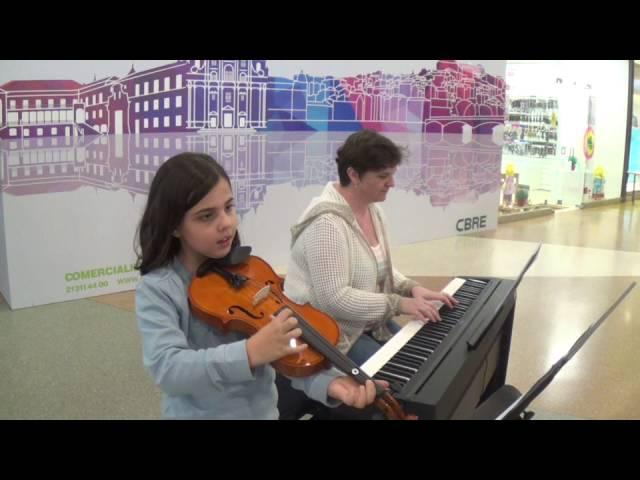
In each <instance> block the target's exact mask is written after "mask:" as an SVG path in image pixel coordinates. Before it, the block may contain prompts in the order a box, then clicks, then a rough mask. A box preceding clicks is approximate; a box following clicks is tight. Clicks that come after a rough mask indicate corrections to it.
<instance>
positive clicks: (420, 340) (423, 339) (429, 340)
mask: <svg viewBox="0 0 640 480" xmlns="http://www.w3.org/2000/svg"><path fill="white" fill-rule="evenodd" d="M414 344H415V345H422V346H423V347H426V348H430V349H432V350H435V349H436V348H438V345H440V341H439V340H437V339H434V338H433V337H429V336H428V335H427V334H426V333H417V334H416V335H414V336H413V338H412V339H410V340H409V341H408V342H407V345H414Z"/></svg>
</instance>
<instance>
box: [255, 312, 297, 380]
mask: <svg viewBox="0 0 640 480" xmlns="http://www.w3.org/2000/svg"><path fill="white" fill-rule="evenodd" d="M291 315H292V312H291V310H289V309H285V310H283V311H282V312H280V313H279V314H278V316H277V317H274V316H273V315H272V316H271V322H270V323H269V325H267V326H266V327H264V328H262V329H260V330H259V331H258V332H257V333H256V334H255V335H253V336H252V337H251V338H249V340H247V355H248V356H249V366H250V367H251V368H254V367H258V366H260V365H265V364H267V363H271V362H274V361H276V360H278V359H280V358H282V357H286V356H287V355H291V354H293V353H299V352H302V351H303V350H305V349H306V348H307V345H306V344H305V343H299V342H298V341H295V340H294V341H293V342H292V339H297V338H298V337H299V336H300V335H302V330H301V329H299V328H297V325H298V321H297V320H296V319H295V317H292V316H291ZM292 344H293V345H295V346H292Z"/></svg>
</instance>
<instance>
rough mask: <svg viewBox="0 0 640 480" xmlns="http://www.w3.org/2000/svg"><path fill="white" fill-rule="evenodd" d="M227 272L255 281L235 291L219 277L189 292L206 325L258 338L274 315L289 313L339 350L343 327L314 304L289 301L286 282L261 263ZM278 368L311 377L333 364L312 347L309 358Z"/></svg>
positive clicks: (300, 356) (196, 282)
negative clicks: (257, 334) (260, 331)
mask: <svg viewBox="0 0 640 480" xmlns="http://www.w3.org/2000/svg"><path fill="white" fill-rule="evenodd" d="M225 270H226V271H228V272H230V273H232V274H236V275H242V276H244V277H246V278H247V279H249V280H248V281H246V282H245V283H244V285H242V286H241V287H240V288H238V289H235V288H233V287H232V286H231V285H230V284H229V282H228V281H227V280H226V279H225V278H223V277H222V276H221V275H218V274H215V273H210V274H207V275H206V276H203V277H196V278H194V279H193V281H192V283H191V285H190V287H189V300H190V302H191V309H192V310H193V312H194V313H195V315H196V316H197V317H198V318H200V319H201V320H202V321H204V322H205V323H208V324H210V325H212V326H214V327H216V328H218V329H219V330H221V331H223V332H228V331H237V332H242V333H245V334H247V335H253V334H254V333H256V332H257V331H258V330H260V329H261V328H262V327H264V326H266V325H267V324H268V323H269V322H270V321H271V315H273V316H276V315H277V314H278V312H280V310H282V309H283V308H289V309H290V310H291V311H293V312H294V316H296V317H298V321H299V322H300V320H299V317H303V318H304V320H305V321H306V323H308V324H309V325H311V326H312V327H313V328H314V329H315V330H316V331H317V332H318V333H320V334H321V335H322V336H323V337H324V338H325V339H326V340H327V341H328V342H329V343H331V344H332V345H333V346H335V345H337V343H338V339H339V338H340V327H339V326H338V324H337V322H336V321H335V320H334V319H333V318H331V317H330V316H329V315H327V314H325V313H323V312H321V311H320V310H317V309H315V308H314V307H312V306H311V305H309V304H308V303H307V304H305V305H300V304H297V303H295V302H293V301H291V300H290V299H288V298H287V297H286V296H285V295H284V293H283V285H284V282H283V280H282V278H281V277H279V276H278V275H277V274H276V273H275V272H274V271H273V269H272V268H271V266H270V265H269V264H268V263H267V262H265V261H264V260H262V259H261V258H260V257H256V256H253V255H252V256H250V257H249V258H248V259H247V261H246V262H245V263H242V264H239V265H233V266H230V267H225ZM265 289H268V290H269V291H268V293H265V292H267V290H265ZM261 291H262V292H263V293H260V292H261ZM303 338H304V334H303ZM273 366H274V368H276V370H278V371H279V372H281V373H282V374H284V375H287V376H290V377H306V376H310V375H313V374H315V373H318V372H319V371H321V370H324V369H326V368H329V367H330V364H329V362H328V361H327V359H326V357H324V356H323V355H321V354H320V353H318V352H317V351H316V350H315V349H314V348H313V347H312V345H311V344H310V345H309V348H307V349H306V350H305V351H303V352H300V353H297V354H293V355H288V356H286V357H283V358H281V359H279V360H276V361H275V362H273Z"/></svg>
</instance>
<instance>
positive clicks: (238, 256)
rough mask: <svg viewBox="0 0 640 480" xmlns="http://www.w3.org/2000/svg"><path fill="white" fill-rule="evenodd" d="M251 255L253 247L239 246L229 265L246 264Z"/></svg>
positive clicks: (230, 258)
mask: <svg viewBox="0 0 640 480" xmlns="http://www.w3.org/2000/svg"><path fill="white" fill-rule="evenodd" d="M249 255H251V247H249V246H237V247H236V248H234V249H233V251H232V252H231V255H230V256H229V265H238V264H240V263H245V262H246V261H247V258H249Z"/></svg>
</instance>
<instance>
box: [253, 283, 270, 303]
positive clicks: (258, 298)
mask: <svg viewBox="0 0 640 480" xmlns="http://www.w3.org/2000/svg"><path fill="white" fill-rule="evenodd" d="M270 293H271V285H266V286H264V287H263V288H261V289H260V290H259V291H258V293H256V294H255V295H254V296H253V306H254V307H255V306H256V305H258V304H259V303H260V302H262V301H263V300H264V299H265V298H267V296H268V295H269V294H270Z"/></svg>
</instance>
